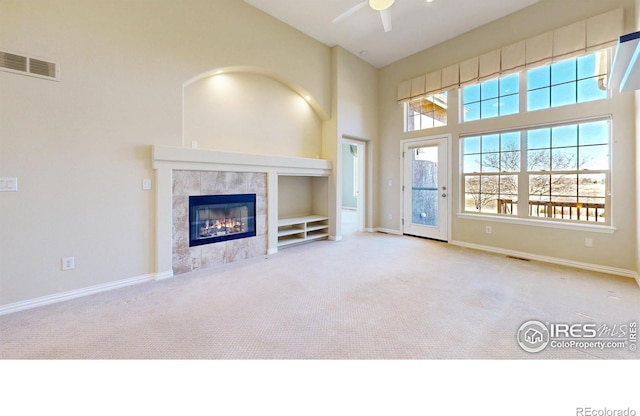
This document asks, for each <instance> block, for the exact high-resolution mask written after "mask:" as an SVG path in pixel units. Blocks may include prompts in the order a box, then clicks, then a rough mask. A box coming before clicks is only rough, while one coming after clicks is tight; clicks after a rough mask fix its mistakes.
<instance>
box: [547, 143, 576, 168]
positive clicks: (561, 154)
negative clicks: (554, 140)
mask: <svg viewBox="0 0 640 416" xmlns="http://www.w3.org/2000/svg"><path fill="white" fill-rule="evenodd" d="M577 169H578V148H577V147H561V148H558V149H552V150H551V170H553V171H561V170H577Z"/></svg>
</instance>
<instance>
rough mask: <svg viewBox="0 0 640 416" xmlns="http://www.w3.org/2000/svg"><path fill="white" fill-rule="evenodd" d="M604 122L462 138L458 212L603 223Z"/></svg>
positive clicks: (605, 212)
mask: <svg viewBox="0 0 640 416" xmlns="http://www.w3.org/2000/svg"><path fill="white" fill-rule="evenodd" d="M609 143H610V121H609V119H602V120H596V121H588V122H581V123H571V124H564V125H557V126H546V127H536V128H531V129H523V130H517V131H511V132H501V133H495V134H484V135H481V136H471V137H465V138H463V139H462V146H461V149H462V153H463V154H462V156H463V160H462V163H463V187H464V211H465V212H471V213H473V212H475V213H490V214H501V215H517V216H519V217H544V218H548V219H559V220H570V221H586V222H602V223H608V222H609V219H608V212H609V211H610V207H609V206H608V198H607V194H608V186H609V185H608V184H609V172H610V163H609V146H610V145H609Z"/></svg>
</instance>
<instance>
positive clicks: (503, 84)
mask: <svg viewBox="0 0 640 416" xmlns="http://www.w3.org/2000/svg"><path fill="white" fill-rule="evenodd" d="M519 80H520V76H519V75H518V74H517V73H516V74H512V75H507V76H506V77H502V78H500V80H499V84H500V95H501V96H504V95H510V94H517V93H518V90H519V82H520V81H519Z"/></svg>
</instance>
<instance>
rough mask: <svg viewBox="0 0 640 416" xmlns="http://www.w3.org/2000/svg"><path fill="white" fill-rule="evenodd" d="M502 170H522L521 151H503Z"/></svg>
mask: <svg viewBox="0 0 640 416" xmlns="http://www.w3.org/2000/svg"><path fill="white" fill-rule="evenodd" d="M500 171H501V172H519V171H520V152H519V151H515V152H502V153H501V154H500Z"/></svg>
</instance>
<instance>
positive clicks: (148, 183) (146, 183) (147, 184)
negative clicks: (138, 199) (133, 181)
mask: <svg viewBox="0 0 640 416" xmlns="http://www.w3.org/2000/svg"><path fill="white" fill-rule="evenodd" d="M142 190H144V191H150V190H151V179H149V178H145V179H143V180H142Z"/></svg>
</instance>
